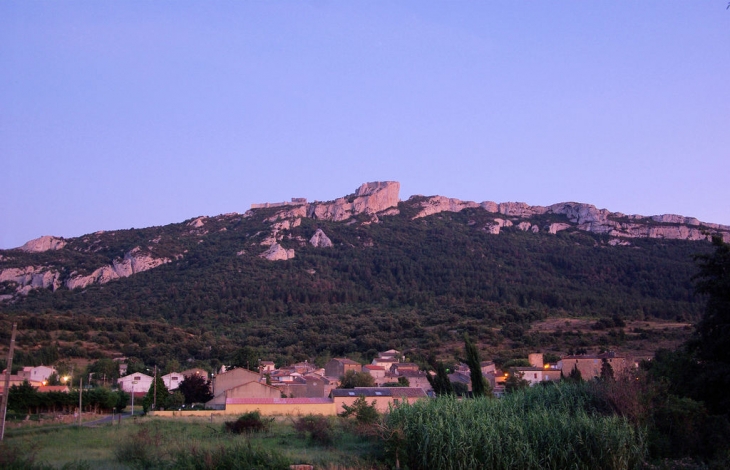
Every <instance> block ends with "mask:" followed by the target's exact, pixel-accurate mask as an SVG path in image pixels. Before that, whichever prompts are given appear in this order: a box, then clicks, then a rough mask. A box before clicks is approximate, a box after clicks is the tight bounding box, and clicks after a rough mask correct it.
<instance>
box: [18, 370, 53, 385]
mask: <svg viewBox="0 0 730 470" xmlns="http://www.w3.org/2000/svg"><path fill="white" fill-rule="evenodd" d="M55 373H56V369H54V368H53V367H48V366H38V367H23V370H21V371H18V375H19V376H20V377H22V378H24V379H28V381H31V380H33V381H36V382H45V381H46V380H48V377H50V376H51V375H52V374H55Z"/></svg>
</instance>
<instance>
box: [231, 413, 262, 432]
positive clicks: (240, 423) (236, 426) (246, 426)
mask: <svg viewBox="0 0 730 470" xmlns="http://www.w3.org/2000/svg"><path fill="white" fill-rule="evenodd" d="M272 421H273V418H271V419H263V418H261V413H259V411H250V412H248V413H246V414H244V415H242V416H240V417H239V418H238V419H237V420H235V421H226V423H225V430H226V431H227V432H231V433H234V434H253V433H259V432H265V431H268V429H269V426H270V425H271V422H272Z"/></svg>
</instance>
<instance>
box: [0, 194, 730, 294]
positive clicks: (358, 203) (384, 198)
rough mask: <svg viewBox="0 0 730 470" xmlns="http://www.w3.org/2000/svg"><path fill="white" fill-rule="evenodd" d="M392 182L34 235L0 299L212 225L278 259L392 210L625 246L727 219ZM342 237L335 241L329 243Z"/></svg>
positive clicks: (106, 268)
mask: <svg viewBox="0 0 730 470" xmlns="http://www.w3.org/2000/svg"><path fill="white" fill-rule="evenodd" d="M399 191H400V184H399V183H397V182H394V181H384V182H371V183H365V184H363V185H361V186H360V187H359V188H357V189H356V190H355V192H354V193H352V194H350V195H348V196H345V197H341V198H338V199H335V200H333V201H326V202H320V201H315V202H311V203H308V202H307V200H306V199H304V198H295V199H293V200H292V202H291V203H274V204H266V203H265V204H256V205H253V206H254V207H253V208H252V209H251V210H249V211H248V212H247V213H246V214H244V215H240V214H236V213H231V214H223V215H219V216H214V217H208V216H200V217H197V218H194V219H190V220H188V221H185V222H182V223H179V224H171V225H170V226H167V227H151V228H148V229H139V230H134V229H133V230H129V231H116V232H114V231H112V232H97V233H94V234H89V235H85V236H83V237H79V238H73V239H62V238H59V237H52V236H44V237H40V238H38V239H36V240H31V241H29V242H28V243H26V244H25V245H23V246H22V247H20V248H18V249H16V250H5V251H3V252H2V254H0V301H2V300H9V299H13V298H17V297H18V296H22V295H27V294H28V293H29V292H30V291H32V290H33V289H50V290H54V291H55V290H58V289H60V288H67V289H71V290H73V289H78V288H86V287H88V286H90V285H93V284H105V283H108V282H110V281H114V280H117V279H122V278H126V277H129V276H132V275H134V274H137V273H140V272H144V271H148V270H151V269H154V268H156V267H158V266H161V265H163V264H166V263H170V262H173V261H178V260H181V259H184V258H185V257H186V256H187V254H188V252H189V251H193V250H196V249H197V248H196V247H198V246H200V245H201V244H204V243H205V242H206V240H210V238H211V237H213V236H214V234H217V233H225V232H226V231H228V230H231V231H234V232H236V231H237V232H238V233H236V234H232V235H231V236H233V237H235V238H234V239H235V245H236V246H235V247H234V249H232V250H231V256H238V257H249V258H256V257H257V256H258V257H261V258H264V259H266V260H270V261H280V260H290V259H293V258H294V257H295V252H294V249H293V248H296V249H297V250H299V249H303V250H306V246H307V242H309V245H311V246H313V247H317V248H322V247H333V243H332V240H330V238H329V237H328V236H327V235H326V234H325V233H324V232H323V231H322V230H321V228H319V227H316V225H318V224H319V222H312V219H314V220H317V221H322V225H323V226H324V225H330V226H332V225H331V224H330V223H332V222H335V223H336V222H344V223H345V224H346V225H352V224H358V229H362V230H366V229H367V227H368V225H369V224H378V223H380V222H381V221H382V220H385V219H383V218H384V217H401V218H403V220H404V222H405V221H407V220H408V219H406V217H410V218H411V219H419V218H424V217H432V216H435V215H437V214H439V213H442V212H454V213H456V212H461V211H464V210H466V209H469V210H471V211H477V212H479V214H480V216H479V217H475V219H478V220H480V222H479V224H477V222H476V221H470V222H469V225H470V226H471V225H474V226H475V228H476V229H479V230H482V231H485V232H487V233H490V234H493V235H500V234H501V233H505V232H509V231H523V232H529V233H532V234H540V233H545V234H553V235H554V234H557V233H559V232H563V231H583V232H589V233H594V234H598V235H603V236H605V237H607V238H606V239H602V241H601V240H599V241H598V243H601V244H607V245H611V246H618V247H621V246H626V245H631V240H632V239H635V238H656V239H673V240H707V239H708V238H710V237H711V236H713V235H719V236H721V237H722V238H723V239H724V240H725V241H727V242H730V226H726V225H719V224H712V223H706V222H701V221H699V220H697V219H696V218H693V217H685V216H680V215H674V214H664V215H655V216H648V217H647V216H642V215H625V214H623V213H620V212H611V211H609V210H607V209H598V208H596V207H595V206H593V205H590V204H584V203H577V202H562V203H558V204H553V205H551V206H530V205H528V204H525V203H522V202H504V203H496V202H492V201H484V202H473V201H462V200H459V199H454V198H448V197H444V196H431V197H423V196H413V197H411V198H409V199H408V200H407V201H404V202H401V201H400V200H399ZM482 211H483V212H482ZM401 213H402V214H401ZM406 214H408V216H406ZM307 219H309V220H308V221H307V223H306V224H303V223H302V222H303V220H307ZM333 230H334V229H333ZM328 232H329V229H328ZM330 233H331V232H330ZM331 234H332V233H331ZM335 235H337V234H336V233H335ZM372 240H373V237H372V234H370V233H367V231H366V232H364V233H363V237H362V239H361V240H360V239H359V241H357V242H355V241H354V240H353V241H351V243H350V244H349V246H350V247H354V246H355V244H358V243H359V244H361V246H362V247H365V248H371V247H373V241H372ZM241 244H244V246H241ZM341 244H342V243H341V242H338V246H339V245H341ZM242 248H245V249H242Z"/></svg>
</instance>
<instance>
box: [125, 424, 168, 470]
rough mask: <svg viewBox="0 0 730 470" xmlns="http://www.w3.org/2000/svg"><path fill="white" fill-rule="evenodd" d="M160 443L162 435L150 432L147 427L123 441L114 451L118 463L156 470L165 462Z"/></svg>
mask: <svg viewBox="0 0 730 470" xmlns="http://www.w3.org/2000/svg"><path fill="white" fill-rule="evenodd" d="M160 442H161V436H160V433H159V432H150V429H149V427H147V426H145V427H143V428H142V429H140V430H139V431H137V432H136V433H134V434H132V435H131V436H129V437H128V438H127V439H124V440H122V441H121V442H120V443H119V445H118V446H117V447H116V449H114V456H115V457H116V459H117V461H118V462H120V463H123V464H125V465H129V466H130V467H132V468H139V469H147V468H156V467H159V466H161V465H162V461H163V455H162V452H161V450H160Z"/></svg>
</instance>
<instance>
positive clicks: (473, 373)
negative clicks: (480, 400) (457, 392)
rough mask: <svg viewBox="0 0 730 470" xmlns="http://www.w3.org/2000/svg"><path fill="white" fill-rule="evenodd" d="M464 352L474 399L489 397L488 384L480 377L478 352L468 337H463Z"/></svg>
mask: <svg viewBox="0 0 730 470" xmlns="http://www.w3.org/2000/svg"><path fill="white" fill-rule="evenodd" d="M464 350H465V351H466V364H467V365H468V366H469V375H470V377H471V391H472V394H473V395H474V396H475V397H484V396H487V395H489V396H491V393H492V391H491V390H490V387H489V384H488V383H487V381H486V380H484V377H483V376H482V366H481V360H480V359H479V350H478V349H477V347H476V346H475V345H474V343H472V342H471V341H470V340H469V335H466V334H465V335H464Z"/></svg>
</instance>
